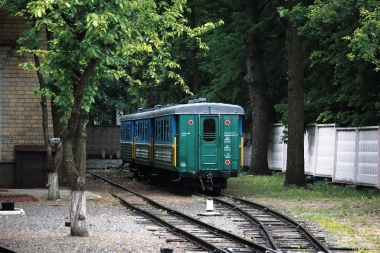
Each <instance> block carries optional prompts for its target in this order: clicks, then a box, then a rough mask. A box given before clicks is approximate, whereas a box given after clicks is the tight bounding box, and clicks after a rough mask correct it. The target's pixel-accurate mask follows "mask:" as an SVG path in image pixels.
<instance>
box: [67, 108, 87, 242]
mask: <svg viewBox="0 0 380 253" xmlns="http://www.w3.org/2000/svg"><path fill="white" fill-rule="evenodd" d="M87 119H88V114H87V113H86V112H85V111H83V110H81V112H80V117H79V121H78V127H77V130H76V132H75V137H74V141H75V143H74V154H75V159H74V163H75V168H76V169H75V170H74V171H73V174H74V177H73V179H74V180H73V182H72V184H71V206H70V224H71V235H73V236H89V233H88V229H87V216H86V138H87V134H86V121H87Z"/></svg>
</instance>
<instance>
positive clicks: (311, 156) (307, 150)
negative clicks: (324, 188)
mask: <svg viewBox="0 0 380 253" xmlns="http://www.w3.org/2000/svg"><path fill="white" fill-rule="evenodd" d="M315 131H316V125H309V126H307V128H306V132H305V135H304V139H303V140H304V158H305V174H307V175H313V174H314V168H315Z"/></svg>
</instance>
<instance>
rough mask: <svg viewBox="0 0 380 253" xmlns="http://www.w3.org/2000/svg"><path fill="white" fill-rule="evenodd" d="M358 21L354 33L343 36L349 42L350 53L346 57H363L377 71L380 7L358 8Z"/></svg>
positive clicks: (379, 51)
mask: <svg viewBox="0 0 380 253" xmlns="http://www.w3.org/2000/svg"><path fill="white" fill-rule="evenodd" d="M366 7H368V6H366ZM359 22H360V27H358V28H357V29H355V31H354V34H353V35H352V36H346V37H345V39H347V40H349V41H350V42H351V43H350V44H349V47H350V48H351V49H352V53H349V54H348V57H349V58H350V59H354V58H355V57H359V58H363V59H364V60H365V61H367V62H370V63H372V64H374V65H375V67H374V69H375V71H379V70H380V59H379V57H378V56H379V53H380V49H379V44H380V38H379V34H380V7H379V6H376V7H375V8H374V9H373V10H368V9H366V8H364V7H362V8H360V21H359Z"/></svg>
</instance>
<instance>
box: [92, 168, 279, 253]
mask: <svg viewBox="0 0 380 253" xmlns="http://www.w3.org/2000/svg"><path fill="white" fill-rule="evenodd" d="M87 173H89V174H91V175H93V176H95V177H98V178H100V179H102V180H104V181H106V182H108V183H110V184H112V185H113V186H115V187H118V188H120V189H123V190H125V191H129V192H130V193H133V194H134V195H136V196H138V197H140V198H143V199H144V200H146V201H147V202H149V203H150V204H153V205H155V206H156V207H158V208H160V209H163V210H167V211H168V213H170V214H171V215H174V216H178V217H181V218H183V219H185V220H187V221H189V222H190V223H192V224H195V225H197V226H201V227H203V228H205V229H206V230H207V231H209V232H210V233H213V234H215V235H218V236H222V237H224V238H229V239H231V240H233V241H235V242H238V243H240V244H241V245H244V246H245V247H248V248H251V249H253V250H256V251H257V252H262V253H269V252H273V253H281V252H282V251H278V250H273V249H270V248H267V247H264V246H261V245H259V244H256V243H254V242H251V241H248V240H246V239H245V238H242V237H240V236H237V235H234V234H231V233H229V232H227V231H224V230H222V229H217V228H215V227H213V226H211V225H209V224H207V223H204V222H202V221H199V220H197V219H194V218H192V217H190V216H187V215H186V214H183V213H181V212H178V211H176V210H173V209H171V208H168V207H166V206H163V205H161V204H160V203H157V202H156V201H154V200H152V199H150V198H148V197H146V196H144V195H142V194H140V193H138V192H135V191H133V190H131V189H128V188H126V187H124V186H121V185H119V184H116V183H114V182H112V181H110V180H108V179H106V178H103V177H101V176H99V175H96V174H94V173H91V172H87ZM133 209H137V208H136V207H134V206H133ZM144 213H145V212H144ZM149 215H152V216H154V215H153V214H149ZM155 217H156V216H155ZM156 219H160V218H159V217H156ZM160 220H161V219H160ZM165 223H166V222H164V221H162V224H165ZM175 229H176V230H175V231H178V232H179V231H180V229H178V228H175ZM192 236H194V235H192ZM189 240H190V239H189ZM197 240H199V241H200V242H201V241H203V240H202V239H201V238H199V239H197ZM207 244H208V243H207V242H206V243H205V244H204V245H205V247H206V246H207ZM215 249H218V248H217V247H215V246H212V249H210V248H208V250H215ZM221 252H222V251H221ZM227 252H228V251H227Z"/></svg>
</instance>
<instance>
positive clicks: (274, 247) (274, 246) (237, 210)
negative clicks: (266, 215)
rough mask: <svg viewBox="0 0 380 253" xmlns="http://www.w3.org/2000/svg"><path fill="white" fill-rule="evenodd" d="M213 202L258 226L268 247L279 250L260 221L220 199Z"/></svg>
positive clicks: (201, 195)
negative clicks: (266, 240)
mask: <svg viewBox="0 0 380 253" xmlns="http://www.w3.org/2000/svg"><path fill="white" fill-rule="evenodd" d="M195 195H197V196H200V197H207V196H206V195H203V194H199V193H196V194H195ZM213 200H214V201H215V202H218V203H220V204H222V205H224V206H226V207H228V208H230V209H231V210H234V211H236V212H238V213H240V214H241V215H243V216H244V217H245V218H246V219H247V220H249V221H250V222H252V223H254V224H257V225H258V226H259V228H260V229H261V231H262V232H263V233H264V236H265V237H266V238H267V239H268V242H269V245H270V247H271V248H273V249H275V250H281V249H280V248H279V247H278V245H277V243H276V242H275V241H274V239H273V237H272V236H271V235H270V233H269V232H268V230H267V229H266V227H265V226H264V225H263V224H262V222H261V221H259V220H258V219H256V218H255V217H253V216H252V215H250V214H249V213H247V212H246V211H244V210H242V209H241V208H240V207H238V206H236V205H234V204H231V203H229V202H227V201H224V200H222V199H219V198H213Z"/></svg>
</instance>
